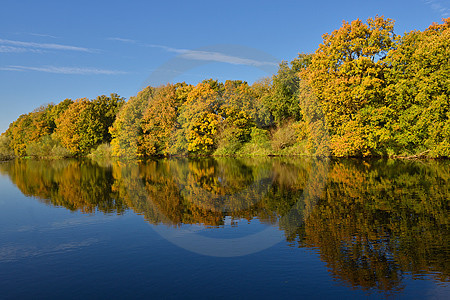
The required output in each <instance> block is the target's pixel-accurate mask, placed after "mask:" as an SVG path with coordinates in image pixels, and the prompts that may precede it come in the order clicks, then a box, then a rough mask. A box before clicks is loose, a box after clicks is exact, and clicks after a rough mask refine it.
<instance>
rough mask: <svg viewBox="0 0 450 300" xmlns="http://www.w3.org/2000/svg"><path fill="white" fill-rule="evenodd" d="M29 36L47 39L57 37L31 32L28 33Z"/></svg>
mask: <svg viewBox="0 0 450 300" xmlns="http://www.w3.org/2000/svg"><path fill="white" fill-rule="evenodd" d="M28 34H29V35H33V36H40V37H49V38H52V39H57V37H56V36H54V35H50V34H43V33H33V32H30V33H28Z"/></svg>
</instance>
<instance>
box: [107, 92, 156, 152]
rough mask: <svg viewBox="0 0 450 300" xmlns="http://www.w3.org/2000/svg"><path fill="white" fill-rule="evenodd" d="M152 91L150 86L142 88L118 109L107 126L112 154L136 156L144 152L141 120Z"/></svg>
mask: <svg viewBox="0 0 450 300" xmlns="http://www.w3.org/2000/svg"><path fill="white" fill-rule="evenodd" d="M153 92H154V88H152V87H150V86H148V87H146V88H144V89H143V90H142V91H140V92H139V93H138V94H137V96H136V97H131V98H130V99H129V100H128V101H127V102H126V103H125V104H124V105H123V106H122V108H121V109H120V111H119V113H118V114H117V118H116V120H115V121H114V123H113V126H112V127H110V128H109V132H110V134H111V138H112V140H111V147H112V150H111V151H112V155H113V156H118V157H132V158H136V157H140V156H142V155H143V154H144V150H143V148H142V139H143V130H142V126H141V122H142V118H143V115H144V111H145V110H146V108H147V106H148V104H149V101H150V98H151V96H152V94H153Z"/></svg>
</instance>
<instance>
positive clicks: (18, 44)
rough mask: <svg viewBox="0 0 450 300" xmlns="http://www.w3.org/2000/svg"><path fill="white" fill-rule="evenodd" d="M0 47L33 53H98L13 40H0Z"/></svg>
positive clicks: (88, 49) (89, 50) (94, 50)
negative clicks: (38, 51)
mask: <svg viewBox="0 0 450 300" xmlns="http://www.w3.org/2000/svg"><path fill="white" fill-rule="evenodd" d="M0 45H8V46H13V47H17V48H18V47H20V48H22V49H24V51H31V52H32V51H33V50H36V49H46V50H62V51H79V52H92V53H93V52H98V50H96V49H90V48H84V47H77V46H70V45H61V44H49V43H33V42H23V41H14V40H5V39H0Z"/></svg>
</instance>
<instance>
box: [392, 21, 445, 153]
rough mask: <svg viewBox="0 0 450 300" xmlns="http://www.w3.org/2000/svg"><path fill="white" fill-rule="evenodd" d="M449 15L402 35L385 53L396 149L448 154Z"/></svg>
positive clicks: (401, 151) (403, 151) (407, 151)
mask: <svg viewBox="0 0 450 300" xmlns="http://www.w3.org/2000/svg"><path fill="white" fill-rule="evenodd" d="M449 57H450V18H448V19H446V20H444V21H443V24H433V25H431V26H430V27H429V28H427V29H426V30H425V31H423V32H420V31H412V32H409V33H407V34H405V35H404V36H403V38H402V39H401V41H400V43H399V45H398V47H397V49H395V50H393V51H391V52H390V53H389V55H388V58H387V61H386V65H387V66H388V67H389V72H387V74H386V78H387V81H388V86H387V88H386V99H387V104H388V107H389V108H390V109H391V111H393V113H392V115H391V116H390V117H391V119H392V121H393V123H394V124H393V125H392V126H393V128H394V130H395V136H394V139H395V146H396V147H397V149H396V152H399V154H405V155H410V154H417V153H423V152H426V151H430V153H429V155H432V156H446V157H448V156H450V121H449V119H450V109H449V108H450V104H449V103H450V79H449V78H450V63H449Z"/></svg>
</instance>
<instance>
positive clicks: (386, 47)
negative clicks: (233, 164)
mask: <svg viewBox="0 0 450 300" xmlns="http://www.w3.org/2000/svg"><path fill="white" fill-rule="evenodd" d="M449 60H450V18H448V19H444V20H443V22H442V23H441V24H437V23H433V24H432V25H431V26H429V27H428V28H427V29H425V30H424V31H416V30H415V31H411V32H407V33H405V34H404V35H397V34H395V33H394V21H393V20H391V19H388V18H384V17H379V16H376V17H374V18H369V19H368V20H367V21H366V22H363V21H361V20H359V19H358V20H355V21H352V22H345V21H344V22H343V23H342V26H341V27H340V28H339V29H336V30H334V31H333V32H332V33H330V34H328V33H327V34H324V35H323V42H322V43H321V44H320V46H319V48H318V49H317V50H316V52H315V53H312V54H299V55H298V57H297V58H295V59H294V60H292V61H291V62H286V61H283V62H282V63H280V65H279V69H278V72H277V74H274V75H273V76H271V77H269V78H263V79H261V80H259V81H257V82H255V83H253V84H251V85H250V84H248V83H247V82H245V81H240V80H227V81H225V82H224V83H222V82H219V81H217V80H213V79H207V80H203V81H202V82H200V83H198V84H197V85H191V84H186V83H184V82H183V83H176V84H166V85H163V86H159V87H151V86H149V87H146V88H144V89H143V90H142V91H141V92H139V93H138V94H137V95H136V96H134V97H131V98H130V99H129V100H128V101H125V99H124V98H122V97H120V96H119V95H117V94H111V95H110V96H109V97H108V96H105V95H103V96H99V97H97V98H96V99H93V100H89V99H78V100H75V101H72V100H70V99H66V100H64V101H62V102H61V103H59V104H57V105H54V104H49V105H47V106H42V107H40V108H38V109H36V110H35V111H33V112H31V113H29V114H26V115H22V116H20V117H19V118H18V119H17V120H16V121H14V122H13V123H12V124H11V125H10V127H9V128H8V130H7V131H6V132H5V133H3V134H2V136H1V138H0V153H1V154H0V156H1V157H3V158H7V157H13V156H19V157H20V156H34V157H69V156H84V155H88V154H91V155H94V156H105V155H111V156H115V157H138V158H139V157H149V156H161V155H162V156H170V155H237V156H246V155H319V156H336V157H367V156H383V157H384V156H386V157H387V156H389V157H411V156H414V157H420V156H428V157H449V156H450V121H449V116H450V110H449V106H450V100H449V98H450V61H449Z"/></svg>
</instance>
